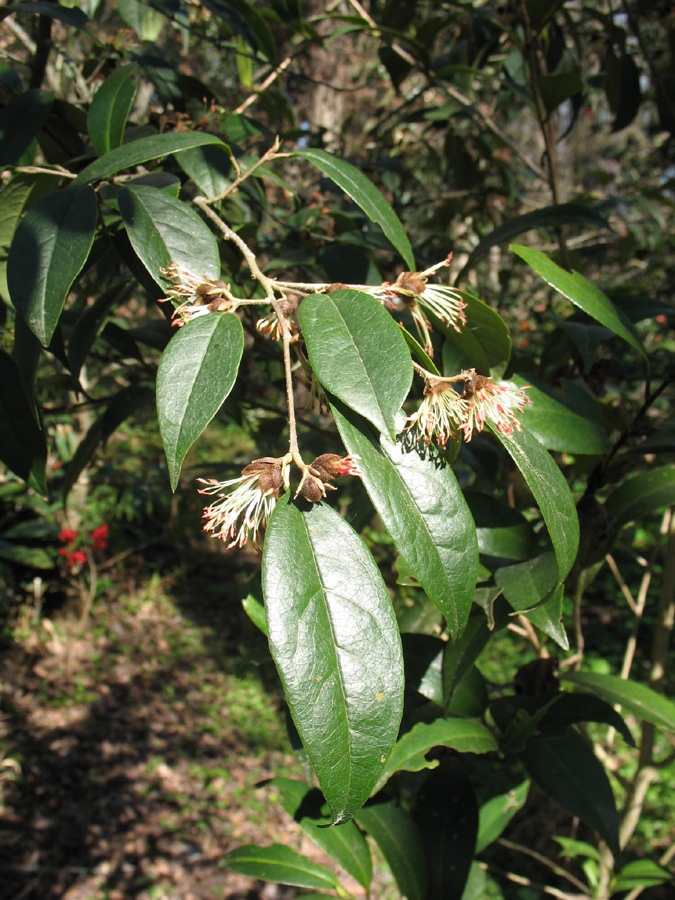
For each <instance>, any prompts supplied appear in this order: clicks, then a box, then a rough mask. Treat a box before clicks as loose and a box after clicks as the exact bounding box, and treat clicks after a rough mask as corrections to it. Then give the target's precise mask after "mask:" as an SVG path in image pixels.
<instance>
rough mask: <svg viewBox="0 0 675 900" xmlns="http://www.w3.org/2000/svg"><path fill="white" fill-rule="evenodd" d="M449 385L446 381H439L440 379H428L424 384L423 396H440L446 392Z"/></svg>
mask: <svg viewBox="0 0 675 900" xmlns="http://www.w3.org/2000/svg"><path fill="white" fill-rule="evenodd" d="M449 387H450V385H449V384H448V382H447V381H441V379H440V378H429V379H428V380H427V381H426V382H425V384H424V396H425V397H428V396H429V395H430V394H442V393H443V392H444V391H447V390H448V388H449Z"/></svg>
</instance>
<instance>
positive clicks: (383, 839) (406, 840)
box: [356, 800, 428, 900]
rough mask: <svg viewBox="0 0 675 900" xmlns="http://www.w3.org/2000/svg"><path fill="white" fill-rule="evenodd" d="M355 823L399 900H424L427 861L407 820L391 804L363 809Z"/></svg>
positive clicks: (399, 810) (408, 817)
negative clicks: (373, 846)
mask: <svg viewBox="0 0 675 900" xmlns="http://www.w3.org/2000/svg"><path fill="white" fill-rule="evenodd" d="M356 821H357V822H358V823H359V825H361V827H362V828H365V829H366V831H367V832H368V834H369V835H370V836H371V837H372V839H373V840H374V841H375V843H376V844H377V846H378V847H379V848H380V850H381V852H382V855H383V856H384V858H385V861H386V863H387V865H388V866H389V868H390V869H391V873H392V875H393V876H394V878H395V879H396V884H397V885H398V888H399V890H400V892H401V893H402V894H403V896H404V897H406V898H407V900H426V896H427V885H428V879H427V859H426V854H425V852H424V844H423V843H422V839H421V837H420V834H419V831H418V830H417V828H416V827H415V823H414V822H413V820H412V819H411V818H410V816H409V815H408V814H407V813H406V812H405V811H404V810H403V809H401V807H400V806H398V804H396V803H395V802H394V801H393V800H391V801H389V802H388V803H377V804H372V805H369V806H364V807H363V808H362V809H360V810H359V811H358V813H357V815H356Z"/></svg>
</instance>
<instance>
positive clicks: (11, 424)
mask: <svg viewBox="0 0 675 900" xmlns="http://www.w3.org/2000/svg"><path fill="white" fill-rule="evenodd" d="M0 460H2V462H3V463H4V464H5V465H6V466H7V468H8V469H10V470H11V471H12V472H14V474H15V475H18V476H19V478H23V480H24V481H26V482H27V483H28V484H30V485H31V486H32V487H34V488H36V489H37V490H38V491H39V492H40V493H41V494H45V493H46V492H47V488H46V482H45V466H46V463H47V443H46V438H45V433H44V431H42V429H41V428H40V426H39V424H38V422H37V421H36V418H35V408H34V405H33V403H32V402H31V400H30V399H29V398H28V397H27V395H26V393H25V391H24V388H23V385H22V383H21V378H20V376H19V370H18V368H17V365H16V363H15V362H14V360H13V359H12V357H11V356H10V355H9V354H8V353H5V351H4V350H0Z"/></svg>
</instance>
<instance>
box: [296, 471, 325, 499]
mask: <svg viewBox="0 0 675 900" xmlns="http://www.w3.org/2000/svg"><path fill="white" fill-rule="evenodd" d="M300 493H301V494H302V496H303V497H304V498H305V500H309V502H310V503H320V502H321V500H323V498H324V496H325V491H324V490H323V489H322V487H321V482H320V481H319V479H318V478H315V477H314V476H313V475H308V476H307V477H306V478H305V479H304V481H303V482H302V484H301V485H300Z"/></svg>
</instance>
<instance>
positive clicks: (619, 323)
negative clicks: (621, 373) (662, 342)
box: [511, 244, 647, 359]
mask: <svg viewBox="0 0 675 900" xmlns="http://www.w3.org/2000/svg"><path fill="white" fill-rule="evenodd" d="M511 250H513V252H514V253H515V254H516V255H517V256H520V258H521V259H524V260H525V262H526V263H527V264H528V265H529V266H531V267H532V268H533V269H534V271H535V272H537V273H538V274H539V275H541V277H542V278H543V279H544V281H546V282H547V283H548V284H550V285H551V287H553V288H555V289H556V290H557V291H559V292H560V293H561V294H562V295H563V296H564V297H567V299H568V300H571V301H572V303H574V305H575V306H578V307H579V309H582V310H583V311H584V312H585V313H586V314H587V315H589V316H591V318H593V319H595V320H596V321H597V322H600V323H601V324H602V325H604V326H605V327H606V328H609V329H610V331H612V332H613V333H614V334H616V335H617V336H618V337H620V338H622V339H623V340H624V341H626V343H628V344H630V346H631V347H633V349H634V350H637V352H638V353H639V354H640V355H641V356H642V357H644V358H645V359H646V358H647V357H646V354H645V351H644V348H643V346H642V344H641V342H640V339H639V338H638V336H637V334H636V332H635V329H634V328H633V326H632V325H631V323H630V322H629V321H628V319H627V318H626V317H625V316H624V315H623V313H621V312H620V311H619V310H618V309H617V308H616V307H615V306H614V304H613V303H612V301H611V300H610V299H609V297H607V296H606V294H603V292H602V291H601V290H600V288H599V287H597V286H596V285H595V284H593V282H591V281H588V279H586V278H584V276H583V275H581V274H580V273H579V272H567V271H566V270H565V269H563V268H561V267H560V266H558V265H556V263H554V262H553V261H552V260H550V259H549V258H548V257H547V256H545V255H544V254H543V253H542V252H541V251H540V250H533V249H532V248H531V247H520V246H518V245H517V244H512V245H511Z"/></svg>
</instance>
